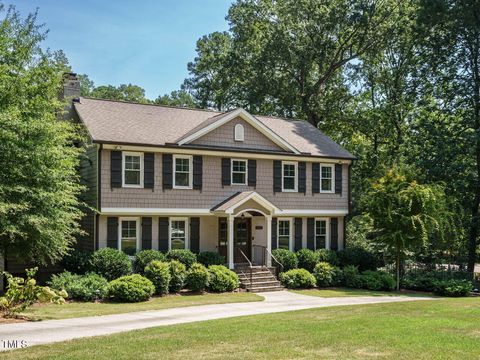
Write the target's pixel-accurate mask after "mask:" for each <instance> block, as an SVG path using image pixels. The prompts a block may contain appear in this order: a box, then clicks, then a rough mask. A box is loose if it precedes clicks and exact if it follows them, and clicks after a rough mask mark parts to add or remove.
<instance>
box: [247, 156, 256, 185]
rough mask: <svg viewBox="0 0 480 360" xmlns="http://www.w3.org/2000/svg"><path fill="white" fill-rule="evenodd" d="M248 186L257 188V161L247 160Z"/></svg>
mask: <svg viewBox="0 0 480 360" xmlns="http://www.w3.org/2000/svg"><path fill="white" fill-rule="evenodd" d="M248 186H257V160H248Z"/></svg>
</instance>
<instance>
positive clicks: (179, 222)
mask: <svg viewBox="0 0 480 360" xmlns="http://www.w3.org/2000/svg"><path fill="white" fill-rule="evenodd" d="M169 249H170V250H174V249H188V219H187V218H170V236H169Z"/></svg>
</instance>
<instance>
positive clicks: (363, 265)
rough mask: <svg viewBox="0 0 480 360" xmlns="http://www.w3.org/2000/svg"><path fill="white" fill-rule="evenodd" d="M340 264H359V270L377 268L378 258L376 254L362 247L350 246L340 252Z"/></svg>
mask: <svg viewBox="0 0 480 360" xmlns="http://www.w3.org/2000/svg"><path fill="white" fill-rule="evenodd" d="M337 255H338V259H339V261H340V265H341V266H343V267H345V266H349V265H353V266H357V267H358V270H359V271H366V270H376V269H377V259H376V257H375V255H374V254H372V253H371V252H369V251H368V250H365V249H363V248H360V247H349V248H346V249H345V250H340V251H339V252H338V254H337Z"/></svg>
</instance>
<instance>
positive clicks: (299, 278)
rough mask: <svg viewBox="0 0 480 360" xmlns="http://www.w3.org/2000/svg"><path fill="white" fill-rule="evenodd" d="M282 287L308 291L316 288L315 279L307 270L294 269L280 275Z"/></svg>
mask: <svg viewBox="0 0 480 360" xmlns="http://www.w3.org/2000/svg"><path fill="white" fill-rule="evenodd" d="M280 281H281V282H282V285H283V286H285V287H286V288H289V289H299V288H300V289H306V288H312V287H314V286H315V277H314V276H313V275H312V274H311V273H310V272H309V271H307V270H305V269H292V270H288V271H286V272H283V273H281V274H280Z"/></svg>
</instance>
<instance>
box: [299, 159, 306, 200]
mask: <svg viewBox="0 0 480 360" xmlns="http://www.w3.org/2000/svg"><path fill="white" fill-rule="evenodd" d="M306 167H307V164H306V163H305V162H304V161H301V162H299V163H298V192H299V193H304V194H305V193H306V192H307V169H306Z"/></svg>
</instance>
